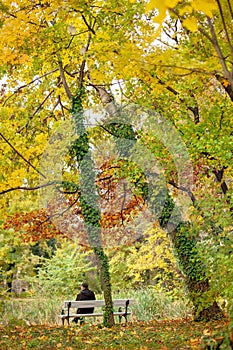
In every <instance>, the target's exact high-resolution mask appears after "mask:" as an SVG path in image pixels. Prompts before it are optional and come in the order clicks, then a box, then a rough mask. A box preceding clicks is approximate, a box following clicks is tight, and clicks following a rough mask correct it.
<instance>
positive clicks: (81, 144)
mask: <svg viewBox="0 0 233 350" xmlns="http://www.w3.org/2000/svg"><path fill="white" fill-rule="evenodd" d="M81 97H82V92H81V91H80V92H79V93H77V94H76V96H74V97H73V98H72V110H71V112H72V116H73V120H74V124H75V131H76V133H77V135H78V138H77V140H76V142H75V143H74V145H73V148H74V151H75V155H76V160H77V162H78V166H79V170H80V191H81V193H80V206H81V208H82V215H83V217H84V220H85V227H86V232H87V235H88V242H89V244H90V246H91V247H92V248H93V249H94V253H95V255H96V258H97V262H98V267H99V270H100V278H101V285H102V289H103V292H104V299H105V304H106V307H105V313H104V325H105V326H106V327H112V326H113V325H114V316H113V302H112V292H111V281H110V274H109V265H108V257H107V256H106V254H105V253H104V250H103V248H102V239H101V226H100V219H101V213H100V209H99V207H98V194H97V193H98V191H97V188H96V181H95V180H96V174H95V171H94V164H93V161H92V158H91V153H90V149H89V138H88V134H87V132H86V129H85V125H84V120H83V109H82V100H81Z"/></svg>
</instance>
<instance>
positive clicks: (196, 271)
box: [94, 86, 223, 321]
mask: <svg viewBox="0 0 233 350" xmlns="http://www.w3.org/2000/svg"><path fill="white" fill-rule="evenodd" d="M94 87H95V89H96V91H97V92H98V95H99V97H100V99H101V101H102V103H103V105H104V106H105V108H106V111H107V112H108V113H109V115H110V121H111V120H113V121H114V119H115V118H117V117H119V114H120V112H119V110H118V109H117V106H116V105H115V102H114V99H113V97H112V96H111V95H110V94H109V93H108V92H107V91H106V90H105V89H104V88H102V87H97V86H94ZM111 117H112V118H111ZM109 128H110V129H111V130H109ZM105 130H109V132H110V133H111V134H112V135H114V136H115V137H116V138H118V142H117V141H116V146H117V149H118V152H119V154H120V155H121V156H124V155H125V153H128V154H129V153H130V150H129V149H128V150H125V147H124V142H121V139H122V140H124V139H130V140H132V141H134V142H136V137H135V134H134V131H133V128H132V126H131V125H129V124H124V123H122V124H120V125H119V123H109V125H108V128H107V129H106V128H105ZM127 145H129V143H127ZM119 146H120V148H119ZM159 197H160V194H159V195H156V196H153V195H152V196H151V198H153V200H150V199H149V200H148V204H149V205H150V206H151V210H152V212H153V211H156V208H157V206H158V203H156V202H157V201H158V202H160V198H159ZM174 208H175V203H174V201H173V199H172V197H171V196H170V195H169V194H168V195H167V199H166V201H165V203H164V208H163V211H162V214H161V216H160V218H159V221H160V225H161V227H162V228H164V229H166V227H167V226H168V225H170V226H173V227H174V229H173V230H171V231H170V233H169V234H168V235H169V237H170V239H171V242H172V243H173V246H174V249H175V252H176V257H177V260H178V262H179V265H180V268H181V270H182V272H183V274H184V275H185V276H186V280H185V283H186V287H187V290H188V296H189V299H190V300H191V301H192V303H193V306H194V319H195V320H197V321H198V320H210V319H219V318H221V317H223V313H222V311H221V309H220V308H219V306H218V304H217V302H216V301H215V300H213V297H212V296H211V293H210V286H209V281H208V278H207V276H206V270H205V267H204V264H203V261H202V258H201V256H200V255H199V253H198V248H197V242H196V240H195V238H194V237H192V236H191V235H190V232H189V231H190V230H189V223H185V222H182V219H181V218H180V216H179V213H177V217H176V218H175V220H176V222H174V223H173V222H169V220H170V218H171V214H172V212H173V210H174Z"/></svg>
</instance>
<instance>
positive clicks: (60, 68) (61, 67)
mask: <svg viewBox="0 0 233 350" xmlns="http://www.w3.org/2000/svg"><path fill="white" fill-rule="evenodd" d="M58 65H59V70H60V76H61V80H62V84H63V86H64V89H65V92H66V95H67V97H68V98H69V100H71V98H72V94H71V92H70V89H69V87H68V85H67V81H66V77H65V73H64V69H63V66H62V60H61V59H60V58H59V59H58Z"/></svg>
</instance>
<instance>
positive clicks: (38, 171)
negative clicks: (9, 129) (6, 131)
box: [0, 133, 46, 179]
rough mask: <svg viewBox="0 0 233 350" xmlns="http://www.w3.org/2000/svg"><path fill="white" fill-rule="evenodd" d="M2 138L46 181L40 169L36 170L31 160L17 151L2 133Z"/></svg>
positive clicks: (0, 134)
mask: <svg viewBox="0 0 233 350" xmlns="http://www.w3.org/2000/svg"><path fill="white" fill-rule="evenodd" d="M0 136H1V137H2V138H3V140H4V141H5V142H6V143H7V144H8V145H9V146H10V148H11V149H13V151H14V152H15V153H16V154H18V156H19V157H20V158H22V159H23V160H24V162H26V163H27V164H28V165H29V166H30V167H31V168H33V169H34V170H35V171H36V172H37V173H38V174H40V175H41V176H42V177H43V178H44V179H46V176H45V175H44V174H43V173H42V172H41V171H40V170H38V169H36V167H35V166H34V165H33V164H32V163H31V162H29V160H27V159H26V158H25V157H24V156H23V155H22V154H21V153H20V152H19V151H17V149H16V148H15V147H14V146H13V145H12V144H11V143H10V141H9V140H7V139H6V138H5V136H3V134H2V133H0Z"/></svg>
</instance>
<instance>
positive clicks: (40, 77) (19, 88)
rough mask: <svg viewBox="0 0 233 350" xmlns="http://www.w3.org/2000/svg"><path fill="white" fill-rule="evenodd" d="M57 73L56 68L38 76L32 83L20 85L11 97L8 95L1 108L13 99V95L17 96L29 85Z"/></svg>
mask: <svg viewBox="0 0 233 350" xmlns="http://www.w3.org/2000/svg"><path fill="white" fill-rule="evenodd" d="M57 71H58V68H55V69H53V70H51V71H50V72H48V73H45V74H43V75H41V76H39V77H37V78H35V79H33V80H32V81H30V83H28V84H25V85H21V86H20V87H18V89H16V90H15V91H14V92H13V94H12V95H10V96H8V97H7V98H6V100H5V101H4V103H3V106H5V105H6V103H7V101H8V100H9V99H10V98H11V97H13V96H14V95H15V94H17V93H18V92H21V90H22V89H24V88H26V87H28V86H29V85H32V84H34V83H35V82H36V81H38V80H40V79H42V78H44V77H46V76H47V75H50V74H52V73H54V72H57Z"/></svg>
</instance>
